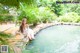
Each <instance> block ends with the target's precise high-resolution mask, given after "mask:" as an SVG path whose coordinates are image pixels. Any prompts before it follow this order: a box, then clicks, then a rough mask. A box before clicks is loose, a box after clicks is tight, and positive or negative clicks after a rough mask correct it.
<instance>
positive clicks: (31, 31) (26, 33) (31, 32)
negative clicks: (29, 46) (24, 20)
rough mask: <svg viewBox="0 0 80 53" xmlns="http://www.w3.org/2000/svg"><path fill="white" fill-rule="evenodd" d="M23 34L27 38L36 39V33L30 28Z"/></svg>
mask: <svg viewBox="0 0 80 53" xmlns="http://www.w3.org/2000/svg"><path fill="white" fill-rule="evenodd" d="M23 34H24V35H25V36H27V37H31V38H32V39H34V32H33V30H32V29H30V28H29V27H28V28H26V29H25V30H24V32H23Z"/></svg>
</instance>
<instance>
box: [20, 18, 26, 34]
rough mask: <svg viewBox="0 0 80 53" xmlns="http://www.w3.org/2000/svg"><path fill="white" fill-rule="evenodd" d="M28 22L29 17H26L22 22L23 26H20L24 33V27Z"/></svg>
mask: <svg viewBox="0 0 80 53" xmlns="http://www.w3.org/2000/svg"><path fill="white" fill-rule="evenodd" d="M25 22H26V23H25ZM26 24H27V19H26V18H24V19H23V20H22V22H21V26H20V32H21V33H23V32H24V29H25V25H26Z"/></svg>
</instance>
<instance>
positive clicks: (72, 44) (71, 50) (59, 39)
mask: <svg viewBox="0 0 80 53" xmlns="http://www.w3.org/2000/svg"><path fill="white" fill-rule="evenodd" d="M79 33H80V26H69V25H59V26H52V27H49V28H46V29H44V30H41V31H40V32H39V33H38V34H37V35H36V39H35V40H33V41H31V42H30V43H28V44H27V45H26V47H25V49H23V53H80V34H79Z"/></svg>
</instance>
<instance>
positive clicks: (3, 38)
mask: <svg viewBox="0 0 80 53" xmlns="http://www.w3.org/2000/svg"><path fill="white" fill-rule="evenodd" d="M10 37H11V35H10V34H5V33H3V32H0V44H8V41H7V38H10Z"/></svg>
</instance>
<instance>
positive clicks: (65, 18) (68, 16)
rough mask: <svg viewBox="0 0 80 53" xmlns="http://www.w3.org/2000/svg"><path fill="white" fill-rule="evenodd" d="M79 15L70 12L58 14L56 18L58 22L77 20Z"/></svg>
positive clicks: (79, 17)
mask: <svg viewBox="0 0 80 53" xmlns="http://www.w3.org/2000/svg"><path fill="white" fill-rule="evenodd" d="M79 19H80V16H79V15H78V14H77V13H74V12H70V13H66V14H64V15H63V16H60V17H59V18H58V19H57V20H58V21H60V22H79V21H80V20H79Z"/></svg>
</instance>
